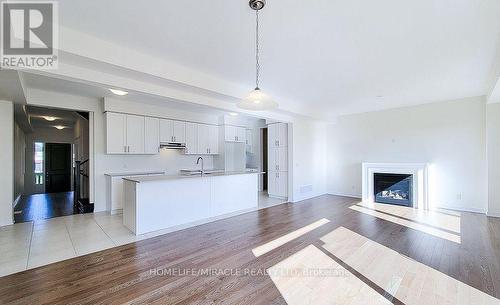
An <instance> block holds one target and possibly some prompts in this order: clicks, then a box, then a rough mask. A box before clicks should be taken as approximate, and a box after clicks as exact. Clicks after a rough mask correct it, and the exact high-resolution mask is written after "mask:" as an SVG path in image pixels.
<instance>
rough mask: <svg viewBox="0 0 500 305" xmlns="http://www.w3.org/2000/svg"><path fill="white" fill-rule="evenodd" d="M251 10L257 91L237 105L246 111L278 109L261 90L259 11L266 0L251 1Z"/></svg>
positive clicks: (249, 94)
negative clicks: (252, 12)
mask: <svg viewBox="0 0 500 305" xmlns="http://www.w3.org/2000/svg"><path fill="white" fill-rule="evenodd" d="M248 4H249V5H250V8H251V9H252V10H254V11H255V17H256V18H255V19H256V23H255V25H256V26H255V85H256V87H255V89H254V90H252V91H251V92H250V93H248V94H247V95H246V96H245V97H244V98H243V99H242V100H241V101H240V102H239V103H238V104H237V105H238V107H240V108H242V109H246V110H253V111H264V110H272V109H274V108H276V107H278V103H276V102H275V101H273V100H272V99H271V98H270V97H269V96H268V95H267V94H265V93H264V92H262V91H261V90H260V89H259V81H260V62H259V60H260V54H259V51H260V49H259V11H260V10H261V9H263V8H264V5H265V4H266V0H250V1H249V3H248Z"/></svg>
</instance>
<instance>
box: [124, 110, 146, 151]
mask: <svg viewBox="0 0 500 305" xmlns="http://www.w3.org/2000/svg"><path fill="white" fill-rule="evenodd" d="M127 152H128V153H130V154H143V153H144V117H143V116H140V115H131V114H127Z"/></svg>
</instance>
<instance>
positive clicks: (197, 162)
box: [196, 157, 204, 176]
mask: <svg viewBox="0 0 500 305" xmlns="http://www.w3.org/2000/svg"><path fill="white" fill-rule="evenodd" d="M200 160H201V175H202V176H203V172H204V170H203V158H202V157H198V160H196V164H199V163H200Z"/></svg>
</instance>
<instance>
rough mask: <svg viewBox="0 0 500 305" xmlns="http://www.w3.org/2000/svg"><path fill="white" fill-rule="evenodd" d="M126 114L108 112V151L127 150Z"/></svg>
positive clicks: (109, 152)
mask: <svg viewBox="0 0 500 305" xmlns="http://www.w3.org/2000/svg"><path fill="white" fill-rule="evenodd" d="M126 128H127V125H126V115H125V114H122V113H114V112H106V153H108V154H124V153H126V152H127V143H126V134H127V132H126V130H127V129H126Z"/></svg>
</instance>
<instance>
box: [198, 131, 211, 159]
mask: <svg viewBox="0 0 500 305" xmlns="http://www.w3.org/2000/svg"><path fill="white" fill-rule="evenodd" d="M209 143H210V129H209V125H206V124H198V154H199V155H208V154H209V151H210V147H209V146H210V144H209Z"/></svg>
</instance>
